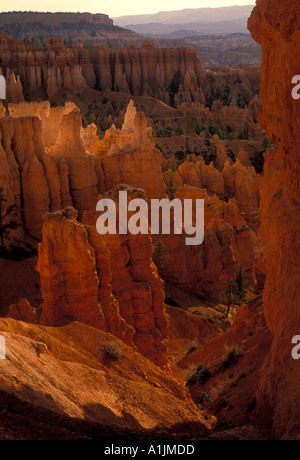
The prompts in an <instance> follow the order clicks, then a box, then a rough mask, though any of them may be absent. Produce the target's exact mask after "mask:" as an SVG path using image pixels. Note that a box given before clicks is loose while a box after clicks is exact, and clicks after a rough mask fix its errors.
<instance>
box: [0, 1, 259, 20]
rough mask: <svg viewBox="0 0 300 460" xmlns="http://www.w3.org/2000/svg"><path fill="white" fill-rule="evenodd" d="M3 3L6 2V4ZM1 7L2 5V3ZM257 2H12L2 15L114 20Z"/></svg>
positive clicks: (3, 7) (0, 8)
mask: <svg viewBox="0 0 300 460" xmlns="http://www.w3.org/2000/svg"><path fill="white" fill-rule="evenodd" d="M3 2H4V0H3ZM1 3H2V2H1ZM254 3H255V1H254V0H185V1H182V0H163V1H161V0H151V1H145V2H143V1H141V0H111V1H105V2H104V1H100V0H86V1H82V0H10V1H9V2H7V3H6V5H7V6H6V5H5V6H4V5H3V6H1V7H0V11H1V12H3V11H26V10H27V11H52V12H55V11H70V12H71V11H80V12H91V13H105V14H108V15H109V16H111V17H117V16H124V15H128V14H147V13H157V12H159V11H168V10H182V9H183V8H206V7H212V8H213V7H219V6H232V5H251V4H254Z"/></svg>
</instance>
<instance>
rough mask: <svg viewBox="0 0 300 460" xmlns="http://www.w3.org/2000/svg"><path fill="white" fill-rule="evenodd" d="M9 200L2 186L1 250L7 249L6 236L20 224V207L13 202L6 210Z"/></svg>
mask: <svg viewBox="0 0 300 460" xmlns="http://www.w3.org/2000/svg"><path fill="white" fill-rule="evenodd" d="M6 201H7V199H6V196H5V194H4V190H3V188H0V252H1V253H3V252H4V250H5V244H4V237H6V236H8V234H9V233H10V231H11V230H15V229H16V228H17V227H18V226H19V224H18V222H17V220H16V215H17V210H18V207H17V206H16V205H15V204H13V205H11V206H8V207H7V209H6V211H4V203H5V202H6Z"/></svg>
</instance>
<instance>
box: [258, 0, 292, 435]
mask: <svg viewBox="0 0 300 460" xmlns="http://www.w3.org/2000/svg"><path fill="white" fill-rule="evenodd" d="M249 29H250V31H251V33H252V35H253V37H254V38H255V40H256V41H258V43H260V44H261V45H262V50H263V57H262V59H263V61H262V74H261V93H260V100H261V104H262V108H261V110H260V114H259V121H260V123H261V124H262V126H263V127H264V128H265V129H266V130H267V132H268V135H269V136H270V137H271V138H272V140H273V141H274V142H275V143H276V146H277V148H276V150H272V151H269V153H268V155H267V159H266V164H265V172H264V176H265V177H264V181H263V186H262V189H261V213H262V226H261V228H260V231H259V237H260V240H261V248H262V252H263V253H264V256H263V257H262V258H261V260H260V261H259V263H260V266H261V267H262V268H263V269H264V271H265V273H266V285H265V290H264V311H265V317H266V322H267V326H268V328H269V329H270V331H271V333H272V335H273V344H272V350H271V353H270V355H269V357H268V359H267V361H266V363H265V366H264V369H263V373H262V375H263V377H262V379H261V382H260V384H259V388H258V392H257V398H258V407H257V413H258V415H259V414H263V413H265V414H266V413H267V411H269V413H270V414H272V415H273V430H274V434H275V435H276V436H277V437H279V438H283V439H299V413H300V406H299V400H300V392H299V378H300V365H299V362H298V361H295V360H293V359H292V356H291V350H292V347H293V346H292V344H291V340H292V337H293V336H295V335H299V333H300V308H299V305H300V245H299V235H300V156H299V142H300V127H299V122H298V120H299V116H300V104H299V101H296V100H294V99H293V98H292V96H291V90H292V85H291V80H292V77H293V76H294V75H299V53H300V5H299V1H298V0H287V1H285V2H282V1H280V0H257V5H256V8H255V9H254V11H253V14H252V16H251V18H250V20H249Z"/></svg>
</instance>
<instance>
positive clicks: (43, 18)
mask: <svg viewBox="0 0 300 460" xmlns="http://www.w3.org/2000/svg"><path fill="white" fill-rule="evenodd" d="M80 21H87V22H92V23H96V24H106V25H113V20H112V19H110V18H109V16H108V15H107V14H100V13H96V14H92V13H37V12H33V11H19V12H7V13H6V12H4V13H1V16H0V26H4V25H7V24H12V23H15V24H23V23H36V22H39V23H40V24H43V25H45V26H47V27H49V26H57V25H61V24H63V23H65V22H69V23H71V24H78V23H79V22H80Z"/></svg>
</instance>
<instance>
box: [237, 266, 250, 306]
mask: <svg viewBox="0 0 300 460" xmlns="http://www.w3.org/2000/svg"><path fill="white" fill-rule="evenodd" d="M235 282H236V284H237V288H238V295H239V298H240V300H241V301H243V300H245V297H246V294H247V289H246V281H245V273H244V270H243V267H242V266H241V265H240V266H239V267H238V268H237V269H236V277H235Z"/></svg>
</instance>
